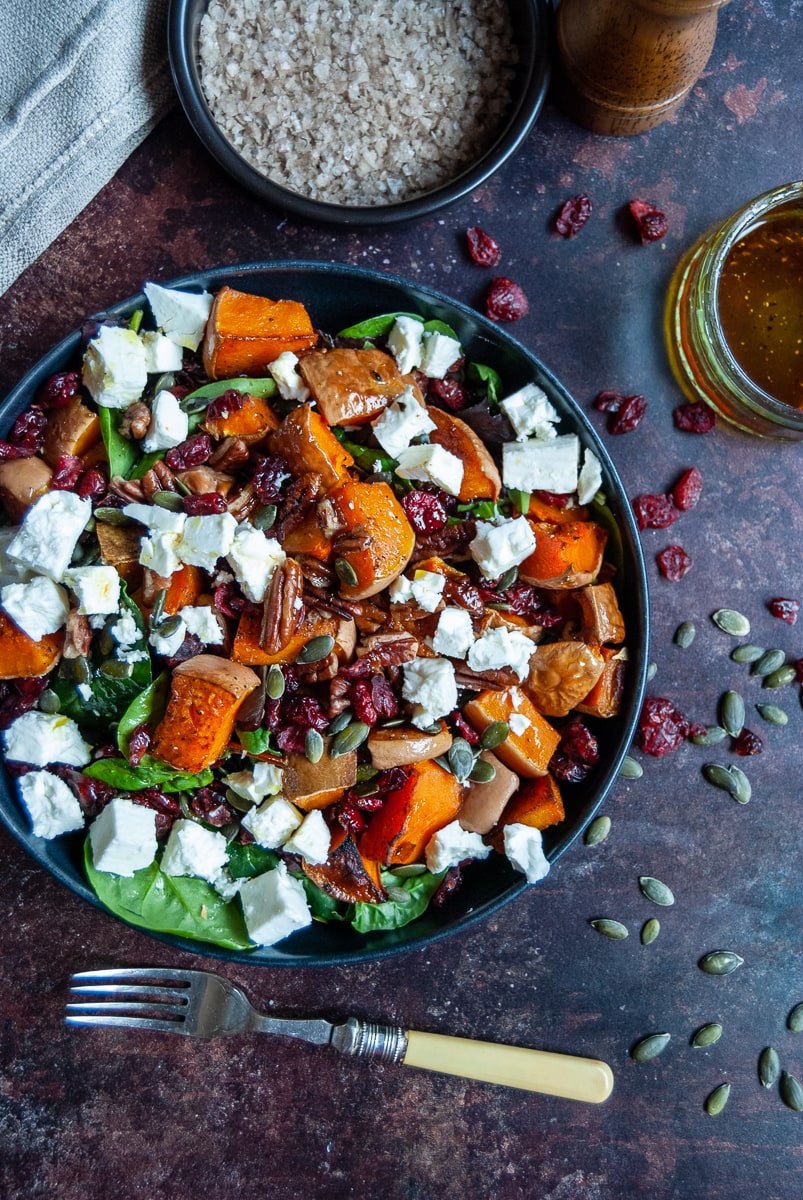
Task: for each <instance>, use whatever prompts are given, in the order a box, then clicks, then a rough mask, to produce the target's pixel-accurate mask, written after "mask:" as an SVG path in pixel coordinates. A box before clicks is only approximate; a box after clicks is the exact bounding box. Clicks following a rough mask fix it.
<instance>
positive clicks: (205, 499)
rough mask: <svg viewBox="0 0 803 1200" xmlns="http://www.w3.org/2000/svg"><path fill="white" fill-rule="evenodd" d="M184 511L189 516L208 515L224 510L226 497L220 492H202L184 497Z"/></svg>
mask: <svg viewBox="0 0 803 1200" xmlns="http://www.w3.org/2000/svg"><path fill="white" fill-rule="evenodd" d="M184 511H185V513H186V514H187V516H189V517H209V516H212V515H213V514H214V513H224V512H225V511H226V499H225V497H224V496H221V494H220V492H203V493H202V494H201V495H198V496H185V497H184Z"/></svg>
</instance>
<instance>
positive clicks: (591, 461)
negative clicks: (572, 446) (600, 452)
mask: <svg viewBox="0 0 803 1200" xmlns="http://www.w3.org/2000/svg"><path fill="white" fill-rule="evenodd" d="M601 487H602V466H601V464H600V461H599V459H598V458H597V456H596V454H593V453H592V452H591V451H590V450H588V449H586V450H584V451H583V465H582V468H581V469H580V477H579V479H578V480H577V499H578V501H579V503H580V504H589V503H590V502H591V501H592V500H593V499H594V497H595V496H596V494H597V492H598V491H599V489H600V488H601Z"/></svg>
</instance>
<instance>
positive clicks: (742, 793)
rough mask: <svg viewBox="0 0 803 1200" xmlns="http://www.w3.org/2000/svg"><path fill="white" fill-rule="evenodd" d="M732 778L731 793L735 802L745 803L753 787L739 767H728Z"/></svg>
mask: <svg viewBox="0 0 803 1200" xmlns="http://www.w3.org/2000/svg"><path fill="white" fill-rule="evenodd" d="M728 770H729V771H730V774H731V779H732V780H733V787H732V788H731V795H732V796H733V798H734V800H735V801H736V803H737V804H747V803H748V802H749V800H750V797H751V796H752V794H753V789H752V788H751V786H750V780H749V779H748V778H747V776H746V775H745V773H744V771H743V770H742V769H741V767H728Z"/></svg>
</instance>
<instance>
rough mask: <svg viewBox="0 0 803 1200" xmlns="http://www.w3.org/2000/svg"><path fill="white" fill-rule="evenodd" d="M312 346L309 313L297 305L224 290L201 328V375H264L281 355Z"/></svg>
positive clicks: (296, 352)
mask: <svg viewBox="0 0 803 1200" xmlns="http://www.w3.org/2000/svg"><path fill="white" fill-rule="evenodd" d="M317 340H318V337H317V334H316V333H315V330H314V329H313V327H312V321H311V320H310V317H309V313H308V312H307V310H306V308H305V307H304V305H303V304H299V303H298V301H296V300H269V299H268V298H267V297H266V296H254V295H252V294H251V293H249V292H240V291H237V289H236V288H231V287H225V286H224V287H222V288H221V289H220V291H219V292H218V293H217V295H216V296H215V299H214V302H213V304H212V310H211V312H210V314H209V320H208V321H207V323H206V335H205V337H204V342H203V363H204V370H205V371H206V373H207V375H208V376H209V378H210V379H232V378H233V377H234V376H235V375H250V376H252V377H253V376H260V375H266V374H267V368H268V364H269V363H272V362H274V361H275V360H276V359H277V358H278V357H279V355H280V354H282V353H283V352H284V351H285V350H290V351H292V352H293V353H295V354H298V353H299V352H300V351H302V350H308V349H309V348H310V347H311V346H314V345H315V344H316V342H317Z"/></svg>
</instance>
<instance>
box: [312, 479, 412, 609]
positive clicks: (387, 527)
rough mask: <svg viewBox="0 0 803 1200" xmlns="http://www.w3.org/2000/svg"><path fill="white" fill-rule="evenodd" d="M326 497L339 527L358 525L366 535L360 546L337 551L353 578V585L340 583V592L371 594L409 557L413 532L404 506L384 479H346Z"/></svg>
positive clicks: (353, 597)
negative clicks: (371, 481)
mask: <svg viewBox="0 0 803 1200" xmlns="http://www.w3.org/2000/svg"><path fill="white" fill-rule="evenodd" d="M329 500H330V501H331V503H332V506H333V508H334V510H335V513H336V514H337V518H338V521H339V524H340V527H341V529H342V530H343V531H345V532H346V533H350V532H352V531H353V530H354V529H355V527H356V526H362V529H363V530H364V533H365V535H366V544H365V546H364V547H363V548H362V549H353V550H347V549H344V550H343V551H342V552H341V554H340V557H341V558H343V559H345V561H346V562H347V563H348V565H349V566H350V567H351V568H352V570H353V571H354V574H355V576H356V580H357V582H356V583H355V584H353V585H352V584H345V583H341V587H340V590H341V593H342V595H344V596H346V597H348V598H349V599H350V600H363V599H365V598H367V597H368V596H375V595H376V594H377V592H381V591H383V590H384V589H385V588H386V587H387V586H388V585H389V584H390V583H392V582H393V580H394V579H395V578H396V577H397V576H398V575H401V573H402V571H403V570H404V568H405V567H406V566H407V563H408V562H409V561H410V555H411V554H412V552H413V548H414V546H415V534H414V533H413V529H412V526H411V525H410V522H409V521H408V520H407V517H406V515H405V512H404V509H403V508H402V506H401V505H400V504H399V502H398V500H397V499H396V497H395V496H394V494H393V492H392V490H391V488H389V487H388V485H387V484H386V483H362V482H358V481H357V480H349V481H348V482H346V483H342V484H340V485H339V486H338V487H336V488H335V489H334V490H333V491H332V492H330V493H329Z"/></svg>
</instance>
